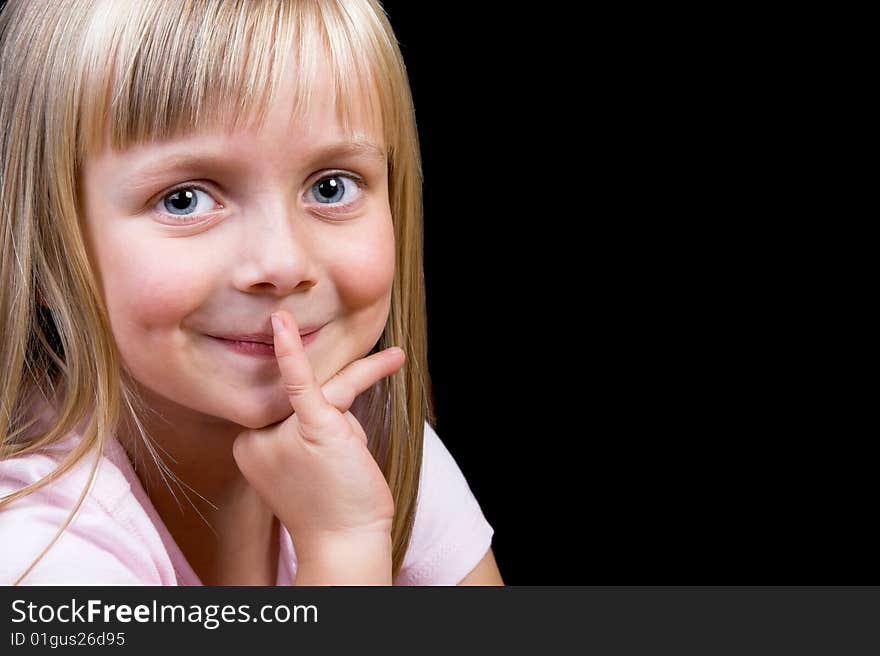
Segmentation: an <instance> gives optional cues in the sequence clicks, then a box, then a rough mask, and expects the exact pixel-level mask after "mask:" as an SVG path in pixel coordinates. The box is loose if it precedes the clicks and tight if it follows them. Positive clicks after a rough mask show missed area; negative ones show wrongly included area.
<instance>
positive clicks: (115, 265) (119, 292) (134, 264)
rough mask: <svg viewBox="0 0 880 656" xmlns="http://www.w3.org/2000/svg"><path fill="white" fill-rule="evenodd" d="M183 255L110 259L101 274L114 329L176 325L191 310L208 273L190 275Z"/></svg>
mask: <svg viewBox="0 0 880 656" xmlns="http://www.w3.org/2000/svg"><path fill="white" fill-rule="evenodd" d="M193 271H194V267H193V266H192V264H191V262H190V261H189V260H188V258H187V257H185V256H183V255H182V254H181V255H180V256H177V255H175V256H169V255H160V254H157V253H156V251H153V256H152V257H149V258H147V257H139V256H137V255H134V254H129V255H128V257H125V256H123V257H119V258H113V259H112V260H110V261H108V262H107V266H106V267H105V268H104V270H103V273H104V275H103V276H102V278H103V281H104V287H105V293H106V296H107V306H108V310H109V312H110V318H111V322H112V323H113V329H114V332H117V329H118V330H119V333H120V334H124V333H126V332H132V331H135V332H138V331H141V330H146V331H149V330H150V329H152V328H161V327H163V326H168V325H171V324H176V323H178V322H179V321H180V319H181V318H182V317H185V316H186V315H188V314H189V313H190V312H192V311H193V310H194V309H195V308H196V307H197V306H198V304H199V302H200V299H202V298H204V290H203V287H204V286H205V283H206V281H207V280H209V276H208V275H206V274H205V273H204V270H203V271H202V273H201V274H200V275H198V276H196V275H194V274H193Z"/></svg>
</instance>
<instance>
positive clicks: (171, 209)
mask: <svg viewBox="0 0 880 656" xmlns="http://www.w3.org/2000/svg"><path fill="white" fill-rule="evenodd" d="M202 197H206V198H209V199H210V198H211V196H210V195H209V194H208V192H207V191H205V190H204V189H202V188H201V187H197V186H194V185H189V186H185V187H178V188H177V189H173V190H172V191H170V192H168V193H167V194H166V195H165V196H163V197H162V198H161V199H160V201H159V203H157V205H162V207H163V209H164V210H165V211H166V212H168V213H169V214H171V215H172V216H191V215H192V214H194V213H196V211H197V210H199V209H201V210H202V212H201V213H204V212H205V211H208V210H210V209H215V208H211V207H210V203H208V202H207V201H205V200H204V199H203V198H202ZM211 200H213V199H211ZM215 204H216V203H215ZM206 205H207V207H206Z"/></svg>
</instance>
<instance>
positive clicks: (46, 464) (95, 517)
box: [0, 455, 160, 585]
mask: <svg viewBox="0 0 880 656" xmlns="http://www.w3.org/2000/svg"><path fill="white" fill-rule="evenodd" d="M56 464H57V463H55V462H53V461H51V460H50V459H48V458H44V457H42V456H36V455H34V456H25V457H22V458H12V459H9V460H6V461H2V462H0V497H4V496H6V495H8V494H10V493H12V492H15V491H17V490H19V489H22V488H23V487H25V485H27V484H29V483H31V482H33V481H35V480H40V479H41V478H42V477H44V476H45V475H47V474H48V473H50V472H51V471H52V470H53V469H54V467H55V465H56ZM80 471H81V470H80ZM75 473H76V472H74V474H75ZM86 480H87V479H86ZM78 483H82V480H81V478H80V477H79V476H76V475H74V476H72V477H65V476H62V477H61V478H60V479H56V480H55V481H53V482H52V483H49V484H48V485H46V486H44V487H42V488H40V489H39V490H37V491H36V492H32V493H30V494H28V495H26V496H24V497H22V498H19V499H16V500H15V501H13V502H12V503H11V504H9V505H8V506H6V507H4V508H3V509H2V510H0V544H3V558H0V584H2V585H12V584H13V583H15V581H17V580H18V578H19V577H20V576H21V575H22V574H23V573H24V572H25V570H27V569H28V567H29V566H30V565H31V563H32V562H34V560H36V558H37V556H39V555H40V554H41V553H42V552H43V550H44V549H45V548H46V546H47V545H48V544H49V543H50V542H51V541H52V539H53V538H54V537H55V534H56V533H57V532H58V529H59V528H60V527H61V526H62V525H63V524H64V522H65V521H66V520H67V517H68V515H69V514H70V512H71V510H73V508H74V506H75V505H76V501H77V499H78V498H79V494H80V493H81V492H82V485H80V487H79V488H77V487H76V485H77V484H78ZM83 484H84V483H83ZM151 569H155V568H151V567H150V564H149V560H148V559H147V558H146V557H145V554H142V553H140V552H139V546H138V545H137V544H134V545H133V544H132V540H131V538H130V536H129V535H128V534H127V531H126V530H125V527H123V526H120V525H119V523H118V521H116V519H115V518H114V517H112V516H111V515H110V514H109V513H108V512H107V511H106V510H105V509H104V508H103V507H102V506H101V505H100V504H99V503H96V502H95V501H94V500H93V499H91V498H90V497H86V498H85V499H84V500H83V503H82V505H81V507H80V509H79V511H78V512H77V514H76V516H75V517H74V519H73V520H72V521H71V523H70V524H69V525H68V526H67V528H66V529H65V530H64V532H63V533H62V534H61V536H60V537H59V538H58V539H57V540H56V541H55V543H54V544H53V545H52V546H51V547H50V548H49V550H48V551H47V552H46V554H45V555H44V556H43V557H42V558H41V559H40V560H39V561H38V562H37V564H36V566H35V567H34V568H33V569H32V570H31V571H30V573H29V574H28V575H27V576H26V577H25V578H24V579H23V580H22V581H21V583H20V585H158V584H159V583H160V581H159V578H158V575H156V574H154V573H153V572H151Z"/></svg>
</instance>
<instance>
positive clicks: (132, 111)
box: [0, 0, 434, 584]
mask: <svg viewBox="0 0 880 656" xmlns="http://www.w3.org/2000/svg"><path fill="white" fill-rule="evenodd" d="M291 55H292V56H294V57H295V60H294V62H293V63H292V64H288V63H287V62H288V58H289V57H290V56H291ZM317 56H326V57H327V58H328V63H329V66H330V69H331V71H332V72H333V77H334V80H333V89H334V92H335V93H336V102H337V107H338V109H339V111H340V115H341V118H342V123H343V129H344V130H345V131H346V132H347V133H349V134H351V129H352V127H351V117H352V116H353V112H354V109H355V105H354V102H357V100H358V99H360V100H367V101H368V106H367V108H366V109H367V111H368V112H369V113H372V112H374V111H378V112H379V113H380V116H381V119H382V120H381V124H382V126H383V127H382V129H383V134H384V139H385V144H386V145H387V147H388V189H389V201H390V207H391V214H392V220H393V222H394V236H395V241H396V244H397V252H396V254H395V278H394V283H393V289H392V298H391V308H390V313H389V317H388V321H387V323H386V326H385V330H384V332H383V334H382V336H381V338H380V341H379V343H378V344H377V345H376V349H375V350H376V351H378V350H382V349H384V348H386V347H388V346H391V345H395V344H398V345H401V346H403V347H404V348H405V350H406V352H407V360H406V364H405V366H404V368H403V369H401V370H400V371H399V372H397V373H396V374H394V375H393V376H391V377H389V378H387V379H384V380H382V381H380V382H379V383H377V384H376V385H374V386H373V387H372V388H371V389H370V390H368V391H367V392H365V393H363V394H362V395H360V397H358V399H357V401H356V403H355V405H354V406H353V407H352V412H353V413H354V414H355V415H356V416H357V417H358V419H359V420H360V421H361V423H362V425H363V426H364V429H365V431H366V433H367V435H368V437H369V448H370V451H371V453H372V454H373V456H374V457H375V458H376V461H377V463H378V464H379V466H380V468H381V470H382V472H383V474H384V475H385V478H386V480H387V482H388V485H389V487H390V489H391V492H392V495H393V497H394V502H395V517H394V524H393V528H392V543H393V551H392V571H393V576H394V578H395V580H396V579H397V576H398V574H399V572H400V568H401V565H402V563H403V558H404V555H405V553H406V549H407V545H408V543H409V538H410V535H411V533H412V526H413V520H414V518H415V509H416V501H417V495H418V483H419V476H420V470H421V460H422V436H423V429H424V423H425V422H428V423H429V424H431V425H433V424H434V416H433V401H432V391H431V382H430V377H429V374H428V369H427V335H426V332H427V329H426V316H425V298H424V276H423V267H422V253H423V248H422V199H421V188H422V171H421V160H420V154H419V144H418V132H417V130H416V123H415V114H414V109H413V103H412V96H411V93H410V88H409V82H408V78H407V73H406V69H405V66H404V63H403V58H402V55H401V53H400V49H399V46H398V43H397V40H396V38H395V36H394V33H393V30H392V28H391V25H390V23H389V21H388V17H387V16H386V14H385V11H384V9H383V7H382V6H381V4H380V3H379V2H378V1H377V0H265V1H262V2H254V1H248V0H223V1H220V0H149V1H145V0H138V1H128V0H51V1H50V0H45V1H42V0H28V1H21V0H10V1H9V3H8V4H7V6H6V7H5V9H3V11H2V13H0V124H2V125H3V126H4V130H2V131H0V321H2V322H3V323H2V326H3V329H2V338H0V371H2V372H3V375H2V376H0V460H2V459H5V458H10V457H15V456H21V455H25V454H28V453H32V452H36V451H38V450H42V449H44V448H46V447H48V446H50V445H51V444H53V443H55V442H57V441H59V440H60V439H61V438H62V437H64V436H65V435H67V434H68V433H70V432H71V431H74V430H81V431H82V436H83V437H82V439H81V440H80V442H79V444H78V445H77V446H76V448H75V449H73V450H72V451H71V452H70V453H69V454H68V455H67V456H66V457H65V458H64V460H63V461H62V462H61V463H60V465H59V466H58V468H57V469H55V470H54V471H53V472H52V473H51V474H50V475H48V476H47V477H45V478H43V479H42V480H40V481H37V482H35V483H32V484H30V485H28V486H27V487H25V488H23V489H21V490H18V491H16V492H14V493H12V494H10V495H7V496H5V497H3V498H2V499H0V512H2V510H3V508H4V507H6V506H7V505H8V504H10V503H12V502H14V501H15V500H16V499H19V498H21V497H23V496H25V495H27V494H30V493H32V492H34V491H36V490H38V489H40V488H41V487H43V486H45V485H47V484H49V483H50V482H52V481H53V480H55V479H57V478H58V477H60V476H62V475H63V474H64V473H65V472H67V471H68V470H69V469H70V468H71V467H73V466H74V465H75V464H76V463H77V462H78V461H79V460H80V459H81V458H83V457H84V456H85V455H86V454H87V453H88V452H89V451H90V450H91V449H92V448H95V449H96V452H97V457H96V459H95V461H94V464H93V465H92V468H91V473H90V476H89V483H88V485H87V486H86V487H85V488H84V489H83V491H82V494H81V495H80V497H79V499H78V501H77V503H76V505H75V506H74V508H73V510H72V511H71V513H70V515H69V516H68V517H67V520H66V521H65V523H64V524H63V525H62V526H61V527H60V528H59V530H58V532H57V533H56V535H55V537H54V538H53V540H52V541H51V542H50V543H49V544H48V545H47V546H46V548H45V549H44V550H43V552H42V553H41V554H39V556H37V558H36V560H35V561H34V562H33V563H31V565H30V567H28V569H27V570H26V571H25V572H24V573H23V574H22V575H21V576H20V577H19V578H18V580H17V581H16V582H15V583H16V584H18V583H20V582H21V581H22V580H23V579H24V578H25V577H26V576H27V574H28V573H30V571H31V570H32V569H33V567H34V566H35V565H36V564H37V562H39V560H40V559H41V558H42V557H43V556H44V555H45V554H46V552H47V551H48V549H49V548H50V547H51V546H52V545H53V544H54V543H55V542H56V541H57V539H58V538H59V537H60V535H61V534H62V532H63V531H64V529H65V528H66V527H67V526H68V525H69V524H70V522H71V520H72V519H73V517H74V516H75V514H76V512H77V510H78V509H79V507H80V506H81V504H82V502H83V500H84V499H85V497H86V494H87V491H88V489H89V486H90V485H91V482H92V480H93V479H94V476H95V472H96V469H97V465H98V463H99V461H100V456H101V454H102V453H103V448H104V444H105V441H106V439H107V437H106V436H107V434H108V433H110V432H113V431H116V430H117V429H118V428H119V426H120V423H121V422H122V421H126V422H127V421H129V420H131V421H133V423H134V424H135V425H136V426H137V427H138V429H139V432H140V436H141V438H142V439H143V440H144V444H145V446H146V447H147V449H148V451H149V452H150V453H151V454H152V455H153V457H154V458H158V456H157V454H156V452H155V450H154V449H153V447H152V446H151V444H150V438H149V435H147V434H146V432H145V431H144V429H143V427H142V421H141V420H140V419H138V417H142V416H143V413H144V412H148V409H147V408H146V405H145V404H144V402H143V400H142V399H141V398H140V397H139V396H138V394H137V393H136V391H135V385H134V381H133V380H132V379H131V378H130V376H129V375H128V374H127V372H126V370H125V369H124V367H123V366H122V360H121V357H120V355H119V352H118V351H117V348H116V345H115V342H114V339H113V335H112V332H111V329H110V322H109V319H108V313H107V308H106V305H105V303H104V300H103V298H102V295H101V287H100V285H99V283H98V278H97V277H96V275H95V271H94V269H93V268H92V264H91V262H90V260H89V257H88V249H87V245H86V243H85V241H84V237H83V234H84V233H83V231H82V230H81V221H82V212H81V207H82V205H81V200H82V199H81V193H80V188H79V186H78V180H79V172H80V171H81V167H82V163H83V160H84V157H85V155H86V153H88V152H92V151H93V149H98V148H99V147H100V146H101V145H103V144H104V140H105V137H106V135H109V139H110V142H111V145H112V147H113V148H114V149H117V150H123V149H125V148H128V147H129V146H132V145H136V144H140V143H144V142H146V141H149V140H153V139H159V140H162V139H171V138H174V137H175V136H177V135H180V134H183V133H185V132H188V131H190V130H193V129H200V128H204V127H208V126H212V125H216V124H219V123H221V122H223V121H229V120H231V121H232V124H233V127H235V126H238V125H239V122H240V121H241V120H243V119H244V118H245V117H251V116H255V117H256V121H257V124H261V123H262V121H263V120H264V115H265V108H266V107H268V106H269V104H270V103H271V101H272V99H273V98H274V97H275V91H276V88H277V87H278V86H279V84H280V77H281V74H282V71H284V70H285V69H286V67H287V66H288V65H294V66H296V67H297V71H298V74H297V78H296V79H297V85H298V86H297V93H296V96H295V97H296V101H295V107H294V108H293V109H294V111H295V112H299V113H300V114H301V115H302V113H303V112H305V114H307V113H308V106H309V99H310V93H309V90H310V88H311V87H312V81H313V80H314V76H315V71H316V57H317ZM371 89H375V90H377V91H378V94H377V97H378V98H379V104H380V106H379V107H372V100H371V99H372V98H373V94H372V93H370V92H369V90H371ZM230 99H233V100H234V102H233V103H232V104H230ZM230 109H231V112H230ZM230 114H231V115H230ZM107 128H109V130H107ZM62 389H63V391H64V394H63V397H62V398H61V401H60V403H59V411H58V412H57V415H56V416H55V417H53V420H52V422H51V425H49V426H44V427H42V428H40V429H39V430H35V428H34V427H35V426H36V423H35V419H34V418H33V417H32V416H29V408H30V407H31V403H32V401H33V398H35V397H38V396H43V397H44V398H49V397H52V398H55V397H56V395H58V394H60V391H61V390H62ZM157 465H159V467H160V471H165V472H169V470H168V469H167V467H166V466H165V465H164V463H160V462H159V460H158V459H157Z"/></svg>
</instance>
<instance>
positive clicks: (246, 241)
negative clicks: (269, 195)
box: [234, 201, 317, 296]
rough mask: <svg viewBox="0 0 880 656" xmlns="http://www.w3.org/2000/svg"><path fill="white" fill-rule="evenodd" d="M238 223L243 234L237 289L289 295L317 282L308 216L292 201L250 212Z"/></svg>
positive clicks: (273, 204)
mask: <svg viewBox="0 0 880 656" xmlns="http://www.w3.org/2000/svg"><path fill="white" fill-rule="evenodd" d="M238 225H240V226H241V230H242V234H240V235H237V237H238V238H240V247H239V253H240V258H239V261H238V264H237V265H236V267H235V275H234V284H235V287H236V288H237V289H239V290H241V291H244V292H254V291H262V292H272V293H274V294H276V295H277V296H286V295H288V294H290V293H292V292H294V291H301V290H305V289H308V288H309V287H313V286H314V285H315V284H317V267H316V264H317V263H316V259H315V245H314V243H313V242H314V238H313V235H311V234H310V232H309V224H308V217H307V215H306V214H305V213H304V212H302V211H300V210H299V209H298V208H296V207H295V204H294V203H293V202H292V201H284V202H282V201H279V202H277V203H272V204H271V206H270V205H264V206H263V207H261V208H259V209H255V210H253V211H251V212H248V215H247V216H246V217H245V218H244V220H242V221H240V222H239V224H238Z"/></svg>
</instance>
